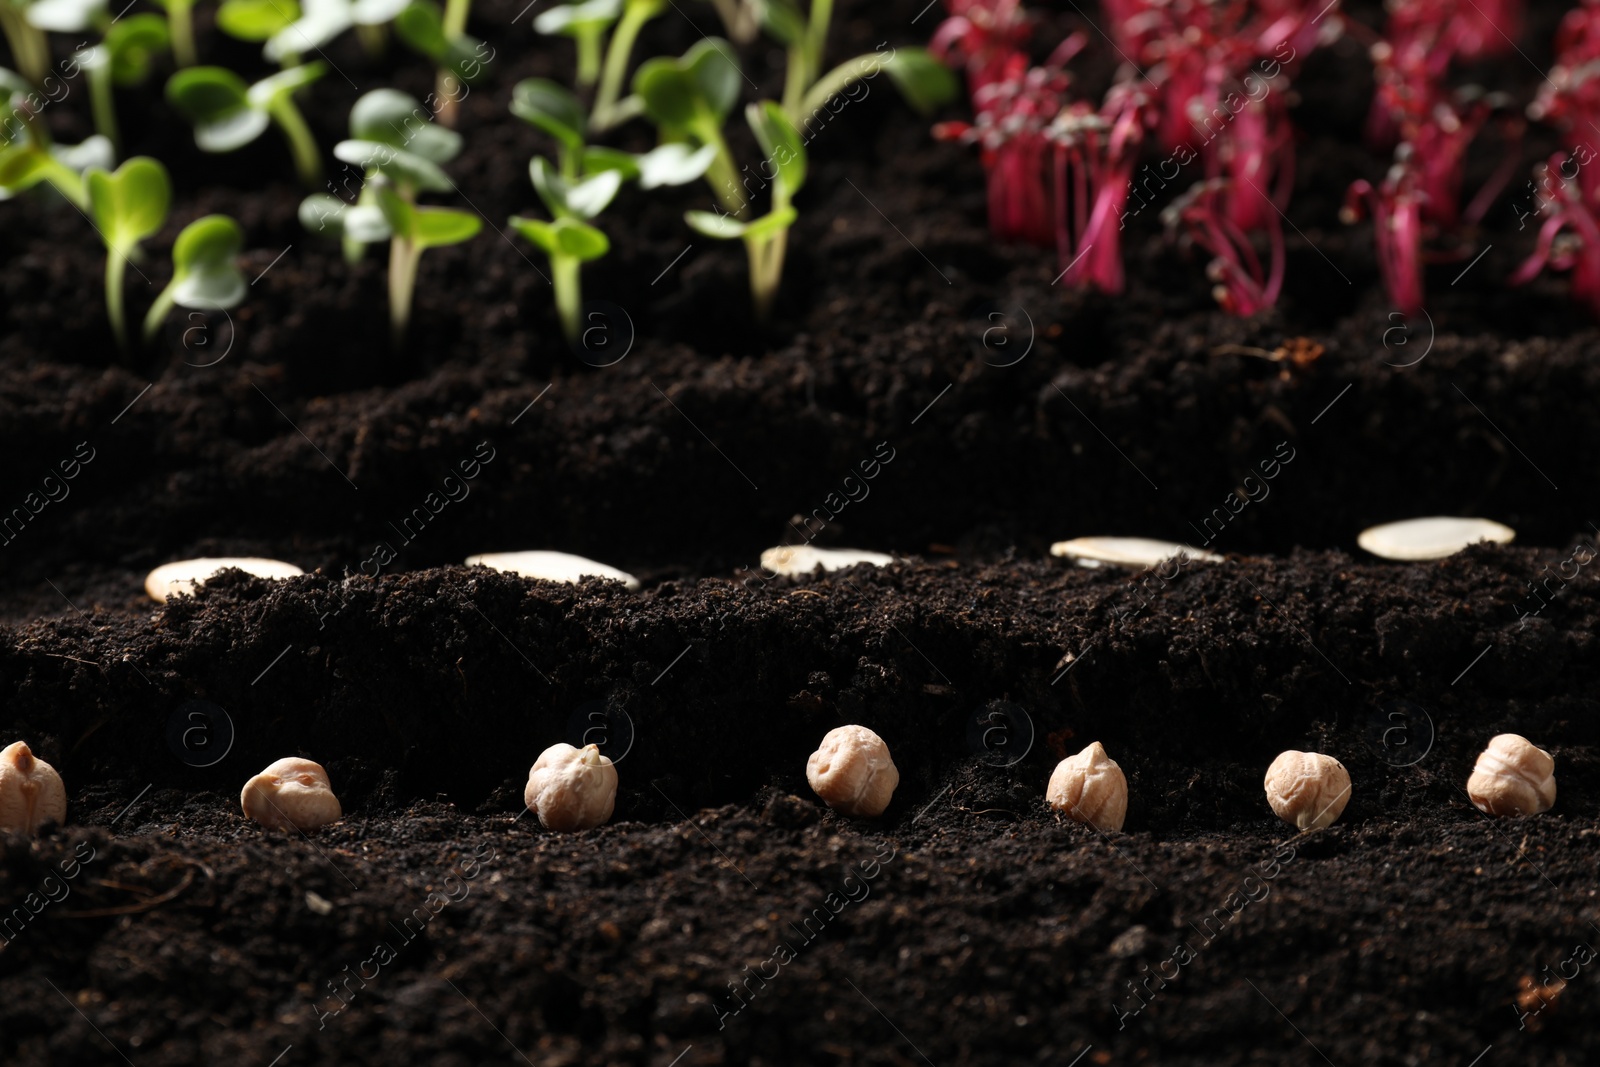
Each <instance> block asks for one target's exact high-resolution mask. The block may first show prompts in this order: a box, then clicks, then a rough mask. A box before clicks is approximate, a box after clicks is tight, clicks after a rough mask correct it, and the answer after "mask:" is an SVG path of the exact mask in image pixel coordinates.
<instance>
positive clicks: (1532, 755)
mask: <svg viewBox="0 0 1600 1067" xmlns="http://www.w3.org/2000/svg"><path fill="white" fill-rule="evenodd" d="M1467 795H1468V796H1469V797H1471V798H1472V803H1473V804H1475V805H1476V806H1477V808H1478V810H1479V811H1482V812H1487V813H1488V814H1490V815H1510V816H1515V815H1537V814H1539V813H1540V812H1541V811H1549V810H1550V808H1551V806H1552V805H1553V804H1555V802H1556V761H1555V760H1554V759H1552V758H1551V757H1550V753H1548V752H1546V751H1545V750H1544V749H1542V748H1537V747H1535V746H1534V744H1533V742H1531V741H1529V740H1528V739H1527V738H1526V737H1523V736H1521V735H1520V734H1500V735H1498V736H1496V737H1493V738H1491V739H1490V740H1489V747H1488V748H1486V749H1484V750H1483V752H1482V754H1481V755H1479V756H1478V762H1477V765H1476V766H1474V767H1473V768H1472V777H1470V778H1468V779H1467Z"/></svg>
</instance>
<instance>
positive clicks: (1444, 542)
mask: <svg viewBox="0 0 1600 1067" xmlns="http://www.w3.org/2000/svg"><path fill="white" fill-rule="evenodd" d="M1516 536H1517V532H1516V531H1515V530H1513V529H1512V528H1511V527H1509V526H1506V525H1504V524H1502V523H1498V522H1493V521H1491V520H1489V519H1457V518H1451V517H1449V516H1443V515H1441V516H1436V517H1434V518H1428V519H1407V520H1405V521H1404V522H1386V523H1384V524H1383V525H1382V526H1373V527H1371V528H1369V529H1366V530H1362V531H1361V534H1360V536H1359V537H1357V538H1356V544H1358V545H1360V546H1361V547H1362V548H1364V549H1366V550H1367V551H1368V552H1371V553H1372V554H1373V555H1374V556H1381V557H1382V558H1384V559H1398V560H1419V559H1443V558H1444V557H1446V556H1453V555H1455V554H1456V553H1457V552H1460V551H1461V550H1462V549H1463V548H1466V547H1467V546H1468V545H1472V544H1477V543H1478V542H1479V541H1493V542H1495V543H1496V544H1501V545H1509V544H1510V543H1511V542H1512V541H1513V540H1514V539H1515V538H1516Z"/></svg>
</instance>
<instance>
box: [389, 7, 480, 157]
mask: <svg viewBox="0 0 1600 1067" xmlns="http://www.w3.org/2000/svg"><path fill="white" fill-rule="evenodd" d="M470 7H471V3H470V0H447V2H446V5H445V7H444V9H443V11H442V12H441V10H440V8H439V5H438V4H435V3H433V0H412V3H411V4H410V5H409V6H408V7H407V8H406V9H405V10H404V11H402V12H400V14H399V15H398V16H397V17H396V18H395V20H394V28H395V32H396V33H397V34H399V36H400V39H401V40H402V41H404V42H405V43H406V44H407V45H409V46H410V47H411V48H413V49H415V50H416V51H417V52H420V53H422V54H423V55H425V56H427V57H428V59H429V60H431V61H432V62H433V65H434V66H436V67H437V68H439V73H438V76H437V79H436V82H435V86H434V94H433V101H430V102H433V103H435V104H436V106H435V108H434V111H435V112H436V117H437V119H438V120H439V121H440V122H441V123H443V124H444V125H446V126H454V125H455V124H456V116H457V114H458V112H459V109H460V105H461V100H462V98H463V97H464V96H466V93H465V91H464V90H463V86H465V85H470V84H471V83H473V82H475V81H477V80H478V77H479V76H480V75H481V74H482V73H483V65H484V63H486V62H487V61H488V59H486V58H485V56H484V50H485V49H487V48H488V47H489V46H488V45H486V44H485V43H484V42H482V41H480V40H478V39H477V38H476V37H472V36H469V35H468V34H467V14H468V11H469V8H470ZM493 56H494V53H493V51H492V50H490V52H489V56H488V58H489V59H492V58H493Z"/></svg>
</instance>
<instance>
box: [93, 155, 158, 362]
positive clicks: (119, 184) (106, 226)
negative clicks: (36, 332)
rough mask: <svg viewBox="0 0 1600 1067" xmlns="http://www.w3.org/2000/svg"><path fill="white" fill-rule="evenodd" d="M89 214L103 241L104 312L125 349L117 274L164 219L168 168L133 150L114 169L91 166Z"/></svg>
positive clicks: (125, 324) (123, 269) (123, 319)
mask: <svg viewBox="0 0 1600 1067" xmlns="http://www.w3.org/2000/svg"><path fill="white" fill-rule="evenodd" d="M83 183H84V188H85V190H86V191H87V192H88V198H89V217H90V219H92V220H93V222H94V225H95V229H97V230H98V231H99V232H100V238H101V240H103V241H104V242H105V246H106V313H107V314H108V315H109V317H110V319H111V330H112V332H113V333H114V334H116V337H117V346H118V347H119V348H121V349H122V350H123V351H124V352H126V351H127V349H128V325H127V318H126V315H125V314H124V311H123V304H122V279H123V275H124V274H125V273H126V270H127V266H128V261H129V260H130V259H131V258H133V257H135V256H137V255H139V244H140V242H141V241H143V240H144V239H145V238H147V237H150V236H151V235H153V234H154V233H155V232H156V231H157V230H159V229H161V227H162V225H163V224H164V223H165V222H166V221H167V209H168V208H169V207H170V206H171V204H172V182H171V180H170V179H169V178H168V177H167V169H166V168H165V167H163V166H162V165H161V164H160V163H159V162H158V161H156V160H154V159H151V158H150V157H148V156H135V157H134V158H132V159H130V160H128V161H127V162H125V163H123V164H122V166H120V167H118V168H117V169H116V170H114V171H106V170H102V169H100V168H99V167H91V168H90V169H89V170H88V171H87V172H86V173H85V174H84V176H83Z"/></svg>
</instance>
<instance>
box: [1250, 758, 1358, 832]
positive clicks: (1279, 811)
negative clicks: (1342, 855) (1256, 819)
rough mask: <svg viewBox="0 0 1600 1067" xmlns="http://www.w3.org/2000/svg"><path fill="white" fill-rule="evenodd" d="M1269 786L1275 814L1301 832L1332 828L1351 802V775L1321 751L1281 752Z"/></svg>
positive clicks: (1269, 775)
mask: <svg viewBox="0 0 1600 1067" xmlns="http://www.w3.org/2000/svg"><path fill="white" fill-rule="evenodd" d="M1265 785H1266V790H1267V803H1268V804H1271V805H1272V810H1273V812H1274V813H1275V814H1276V815H1277V816H1278V818H1280V819H1282V820H1283V821H1284V822H1286V823H1288V824H1289V825H1290V826H1293V827H1295V828H1296V829H1298V830H1320V829H1322V828H1323V827H1325V826H1332V825H1333V824H1334V823H1335V822H1337V821H1338V819H1339V816H1341V815H1343V814H1344V807H1345V805H1346V804H1348V803H1350V772H1349V771H1347V770H1345V769H1344V764H1342V763H1340V762H1339V761H1338V760H1336V759H1334V758H1333V757H1332V756H1324V755H1323V754H1322V753H1320V752H1300V751H1297V750H1295V749H1290V750H1289V751H1287V752H1281V753H1279V754H1278V758H1277V759H1275V760H1273V761H1272V766H1270V767H1268V768H1267V777H1266V782H1265Z"/></svg>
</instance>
